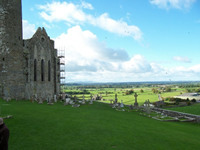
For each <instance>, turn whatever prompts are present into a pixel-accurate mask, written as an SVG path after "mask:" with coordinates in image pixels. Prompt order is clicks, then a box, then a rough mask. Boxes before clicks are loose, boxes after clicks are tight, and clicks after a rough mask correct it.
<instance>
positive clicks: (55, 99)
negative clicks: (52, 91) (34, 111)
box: [53, 95, 57, 103]
mask: <svg viewBox="0 0 200 150" xmlns="http://www.w3.org/2000/svg"><path fill="white" fill-rule="evenodd" d="M53 99H54V102H55V103H56V102H57V96H56V95H54V97H53Z"/></svg>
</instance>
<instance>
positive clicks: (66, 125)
mask: <svg viewBox="0 0 200 150" xmlns="http://www.w3.org/2000/svg"><path fill="white" fill-rule="evenodd" d="M0 107H1V115H2V114H3V115H4V114H9V115H13V118H11V119H7V120H5V123H6V125H7V126H8V128H9V129H10V139H9V149H10V150H66V149H67V150H111V149H116V150H134V149H135V150H146V149H148V150H151V149H152V150H158V149H162V150H165V149H166V150H169V149H171V150H175V149H177V150H183V149H199V147H200V143H199V141H200V125H199V124H193V123H174V122H160V121H157V120H153V119H150V118H147V117H144V116H140V115H139V113H138V112H122V111H115V110H114V109H112V108H111V107H110V106H109V105H107V104H102V103H94V104H93V105H83V106H81V107H80V108H72V107H71V106H64V105H62V104H61V103H57V104H55V105H52V106H51V105H47V104H36V103H34V104H32V103H30V102H29V101H18V102H16V101H12V102H9V103H6V102H4V101H2V100H0Z"/></svg>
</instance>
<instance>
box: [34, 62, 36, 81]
mask: <svg viewBox="0 0 200 150" xmlns="http://www.w3.org/2000/svg"><path fill="white" fill-rule="evenodd" d="M34 81H37V60H36V59H35V60H34Z"/></svg>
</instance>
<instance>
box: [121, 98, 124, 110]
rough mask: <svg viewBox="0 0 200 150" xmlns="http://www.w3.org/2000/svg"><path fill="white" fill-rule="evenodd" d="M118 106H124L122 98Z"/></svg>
mask: <svg viewBox="0 0 200 150" xmlns="http://www.w3.org/2000/svg"><path fill="white" fill-rule="evenodd" d="M120 107H121V108H123V107H124V104H123V100H121V104H120Z"/></svg>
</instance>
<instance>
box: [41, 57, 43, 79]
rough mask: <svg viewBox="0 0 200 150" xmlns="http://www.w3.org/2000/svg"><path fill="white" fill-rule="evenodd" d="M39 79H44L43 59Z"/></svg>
mask: <svg viewBox="0 0 200 150" xmlns="http://www.w3.org/2000/svg"><path fill="white" fill-rule="evenodd" d="M41 81H44V60H43V59H42V60H41Z"/></svg>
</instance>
